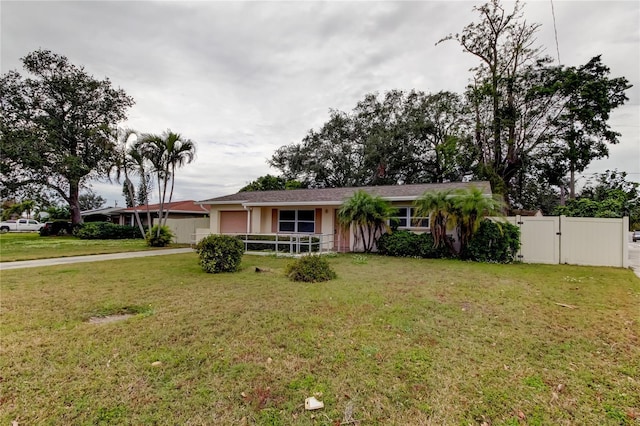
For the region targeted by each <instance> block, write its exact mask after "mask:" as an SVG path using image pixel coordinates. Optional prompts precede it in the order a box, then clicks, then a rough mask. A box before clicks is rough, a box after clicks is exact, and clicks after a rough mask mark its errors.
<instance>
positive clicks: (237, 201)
mask: <svg viewBox="0 0 640 426" xmlns="http://www.w3.org/2000/svg"><path fill="white" fill-rule="evenodd" d="M246 202H247V200H230V201H197V202H196V204H200V205H201V206H202V205H205V204H206V205H209V206H217V205H225V204H241V205H244V203H246Z"/></svg>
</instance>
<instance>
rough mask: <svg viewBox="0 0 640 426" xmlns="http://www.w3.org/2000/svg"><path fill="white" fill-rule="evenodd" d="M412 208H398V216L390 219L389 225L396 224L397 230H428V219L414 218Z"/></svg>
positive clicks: (414, 211) (414, 210)
mask: <svg viewBox="0 0 640 426" xmlns="http://www.w3.org/2000/svg"><path fill="white" fill-rule="evenodd" d="M415 213H416V209H415V208H413V207H399V208H398V214H397V215H396V216H394V217H392V218H391V224H394V223H396V224H397V225H398V229H416V230H425V229H428V228H429V217H421V216H420V217H415V216H414V215H415Z"/></svg>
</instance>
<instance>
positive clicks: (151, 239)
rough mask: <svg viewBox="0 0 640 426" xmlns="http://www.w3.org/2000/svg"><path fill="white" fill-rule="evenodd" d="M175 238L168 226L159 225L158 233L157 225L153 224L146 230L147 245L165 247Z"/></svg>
mask: <svg viewBox="0 0 640 426" xmlns="http://www.w3.org/2000/svg"><path fill="white" fill-rule="evenodd" d="M174 238H175V235H173V232H171V229H169V227H168V226H160V234H158V225H153V227H152V228H151V229H150V230H149V231H147V236H146V240H147V245H148V246H149V247H166V246H168V245H169V244H171V242H172V241H173V239H174Z"/></svg>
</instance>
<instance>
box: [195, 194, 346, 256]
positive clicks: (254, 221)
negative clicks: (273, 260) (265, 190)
mask: <svg viewBox="0 0 640 426" xmlns="http://www.w3.org/2000/svg"><path fill="white" fill-rule="evenodd" d="M209 208H210V213H209V223H208V225H209V229H208V231H209V233H211V234H219V233H220V229H221V228H220V215H221V212H226V211H237V212H247V209H245V208H244V207H243V206H242V205H240V204H225V205H211V206H209ZM281 209H285V210H296V209H297V210H314V212H315V216H314V218H315V234H323V235H328V237H326V238H325V239H324V244H323V247H322V249H323V250H331V249H332V248H333V238H332V237H331V235H332V233H333V232H334V229H335V230H336V231H337V227H336V226H335V223H334V212H335V210H336V208H335V207H334V206H317V205H310V206H287V207H262V206H260V207H249V212H250V223H251V225H250V229H249V233H253V234H275V233H278V211H279V210H281ZM194 232H195V231H194ZM243 232H246V231H243ZM197 234H198V236H197V237H196V241H197V240H199V239H201V238H202V237H204V236H205V235H206V234H205V232H204V231H203V230H202V229H200V230H199V231H198V232H197Z"/></svg>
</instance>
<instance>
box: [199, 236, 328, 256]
mask: <svg viewBox="0 0 640 426" xmlns="http://www.w3.org/2000/svg"><path fill="white" fill-rule="evenodd" d="M223 235H229V236H232V237H236V238H239V239H240V240H241V241H242V242H243V243H244V249H245V251H246V252H274V253H276V254H288V255H295V254H302V253H318V254H322V253H327V252H330V251H332V250H333V234H300V233H287V234H282V233H272V234H247V233H225V234H223ZM198 237H204V235H199V234H198V235H196V234H194V235H193V238H192V241H193V242H194V244H195V243H196V242H197V240H199V239H200V238H198Z"/></svg>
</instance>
